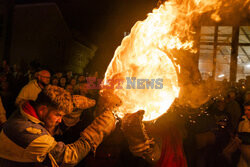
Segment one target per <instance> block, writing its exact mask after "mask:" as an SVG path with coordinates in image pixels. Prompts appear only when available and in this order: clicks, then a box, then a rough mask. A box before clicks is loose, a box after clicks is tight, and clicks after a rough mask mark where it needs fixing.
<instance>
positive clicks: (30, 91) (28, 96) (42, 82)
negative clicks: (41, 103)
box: [16, 70, 50, 105]
mask: <svg viewBox="0 0 250 167" xmlns="http://www.w3.org/2000/svg"><path fill="white" fill-rule="evenodd" d="M49 83H50V72H49V71H47V70H41V71H39V72H38V73H37V79H34V80H31V81H30V82H29V83H28V84H27V85H25V86H24V87H23V88H22V90H21V91H20V93H19V95H18V96H17V98H16V105H21V104H22V103H23V102H24V101H27V100H33V101H35V100H36V98H37V96H38V94H39V93H40V92H41V91H42V89H44V88H45V86H46V85H48V84H49Z"/></svg>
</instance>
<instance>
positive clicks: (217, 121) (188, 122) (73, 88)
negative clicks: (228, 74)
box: [0, 61, 250, 167]
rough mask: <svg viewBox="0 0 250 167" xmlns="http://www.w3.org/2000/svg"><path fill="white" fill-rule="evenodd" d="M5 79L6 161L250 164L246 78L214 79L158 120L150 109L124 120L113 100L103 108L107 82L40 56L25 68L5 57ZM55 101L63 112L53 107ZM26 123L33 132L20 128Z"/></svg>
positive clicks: (1, 73) (1, 109) (0, 146)
mask: <svg viewBox="0 0 250 167" xmlns="http://www.w3.org/2000/svg"><path fill="white" fill-rule="evenodd" d="M92 76H94V77H96V78H97V77H98V74H97V73H95V74H93V75H92ZM0 83H1V85H0V86H1V87H0V89H1V90H0V127H1V129H2V131H1V134H0V139H2V141H0V150H2V151H0V166H1V165H2V164H5V166H6V162H4V161H3V160H4V159H7V160H10V162H11V163H12V162H13V163H14V164H15V166H18V165H20V164H22V165H23V166H27V163H28V164H29V165H30V164H31V163H32V164H33V163H34V162H36V163H38V162H39V163H43V165H45V166H46V165H47V166H57V165H59V166H63V165H65V166H67V165H68V166H70V165H76V164H78V165H79V166H89V167H91V166H100V165H102V166H138V167H139V166H159V167H160V166H171V167H173V166H176V167H185V166H193V167H214V166H232V167H233V166H239V167H245V166H246V167H247V166H250V147H249V146H250V145H249V144H250V135H249V134H250V122H249V119H250V91H249V90H250V87H248V85H247V82H246V80H240V81H239V82H238V83H236V84H234V85H232V84H230V83H229V82H227V81H222V82H216V81H213V82H211V83H210V84H212V86H210V88H212V89H214V90H215V92H217V94H216V96H211V97H210V100H209V101H207V102H206V103H205V104H203V105H202V106H200V107H199V108H192V107H190V106H182V105H179V104H178V99H177V100H176V101H175V102H174V104H173V105H172V107H171V108H170V109H169V112H168V113H166V114H164V115H163V116H162V117H161V118H159V119H158V120H157V121H156V122H154V123H152V122H145V123H142V116H143V113H144V112H143V111H139V112H137V113H135V114H132V115H129V116H127V117H125V118H124V121H122V123H120V122H119V121H118V120H116V118H115V116H114V115H113V113H112V112H110V111H105V108H104V109H103V110H102V112H101V113H102V114H97V112H96V110H98V109H97V107H96V103H98V102H100V101H101V100H100V96H99V94H98V91H99V90H97V89H88V83H87V81H86V75H83V74H73V73H72V72H71V71H67V72H52V70H49V69H47V68H44V67H41V66H37V65H35V66H34V65H33V64H31V65H30V68H29V69H28V71H26V72H23V71H21V70H20V69H18V68H17V66H16V65H14V66H12V67H10V66H9V65H8V64H7V63H6V61H3V63H2V66H1V69H0ZM112 97H113V98H115V97H114V96H112ZM96 101H97V102H96ZM112 101H115V100H112ZM104 103H107V104H108V105H109V109H110V106H113V107H115V106H117V104H112V102H111V101H108V100H107V99H106V100H104ZM50 107H52V108H53V107H54V108H53V109H55V108H56V109H57V110H58V108H60V109H61V111H63V112H55V113H53V112H52V109H50ZM111 108H112V107H111ZM18 110H19V113H18V114H17V112H16V111H18ZM50 110H51V112H50ZM172 111H173V112H172ZM22 114H23V115H22ZM96 115H99V117H96ZM17 120H18V121H17ZM27 120H29V122H27ZM41 122H42V123H41ZM115 122H118V123H116V128H115ZM131 124H132V125H133V126H131ZM31 125H32V126H31ZM20 127H21V128H20ZM18 129H22V130H24V131H27V133H24V134H22V135H23V136H18V133H21V131H18ZM121 129H122V130H121ZM128 129H129V130H128ZM11 130H12V131H11ZM111 131H113V133H112V134H111V136H109V137H108V138H106V140H105V141H104V142H103V143H102V144H101V142H102V141H103V138H104V137H106V136H107V135H109V134H110V133H111ZM30 134H32V135H30ZM18 137H19V138H22V137H23V138H25V139H27V141H25V142H24V141H20V139H18ZM41 140H42V142H41ZM45 141H46V142H45ZM13 143H14V144H13ZM99 144H101V145H100V146H99ZM37 145H38V146H37ZM36 146H37V147H36ZM98 146H99V148H98V149H97V147H98ZM9 147H11V148H13V150H14V152H11V151H9V150H8V148H9ZM38 147H39V151H38V150H36V149H37V148H38ZM32 149H33V150H32ZM34 149H35V150H34ZM18 150H20V152H19V153H18ZM27 150H32V151H31V152H35V154H32V153H30V152H28V151H27ZM41 150H42V151H41ZM24 152H25V155H24ZM27 152H28V153H27ZM89 152H93V153H94V155H95V156H93V155H88V153H89ZM87 155H88V156H87ZM83 158H84V159H83ZM10 162H9V161H8V164H9V165H10V166H11V165H12V166H13V164H10ZM17 162H20V163H18V165H17V164H16V163H17ZM33 165H34V164H33ZM2 166H3V165H2Z"/></svg>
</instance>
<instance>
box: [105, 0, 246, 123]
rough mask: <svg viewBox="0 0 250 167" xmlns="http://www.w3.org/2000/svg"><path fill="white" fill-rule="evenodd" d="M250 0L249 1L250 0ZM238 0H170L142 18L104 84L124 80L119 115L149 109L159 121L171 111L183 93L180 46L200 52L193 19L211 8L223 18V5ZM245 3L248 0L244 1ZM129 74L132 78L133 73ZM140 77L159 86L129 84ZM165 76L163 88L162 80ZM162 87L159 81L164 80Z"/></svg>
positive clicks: (116, 56)
mask: <svg viewBox="0 0 250 167" xmlns="http://www.w3.org/2000/svg"><path fill="white" fill-rule="evenodd" d="M247 1H248V2H249V0H247ZM233 2H235V1H232V0H170V1H166V2H165V3H163V4H162V5H160V6H159V8H157V9H154V10H153V12H152V13H149V14H148V17H147V18H146V19H145V20H144V21H138V22H137V23H136V24H135V25H134V26H133V28H132V29H131V33H130V34H129V35H128V36H126V37H125V38H124V39H123V40H122V43H121V45H120V46H119V47H118V48H117V49H116V51H115V54H114V57H113V59H112V61H111V63H110V64H109V66H108V69H107V71H106V73H105V79H104V85H105V84H106V85H108V84H109V82H108V81H109V80H115V79H121V80H123V81H124V82H123V83H122V88H121V89H120V88H119V89H118V88H116V86H117V85H118V84H114V88H115V89H114V93H115V94H116V95H117V96H119V97H120V98H121V100H122V101H123V104H122V106H120V107H119V108H118V109H117V114H118V115H119V116H120V117H123V115H124V114H125V113H134V112H136V111H138V110H145V114H144V118H143V120H144V121H149V120H154V119H156V118H158V117H159V116H161V115H162V114H163V113H165V112H166V111H167V110H168V108H169V107H170V106H171V104H172V103H173V101H174V99H175V98H176V97H178V95H179V91H180V87H179V85H178V73H180V66H179V64H178V63H176V62H175V60H176V58H177V59H178V55H174V56H173V54H174V50H187V51H190V52H192V53H194V52H196V48H194V39H193V38H194V34H195V32H194V31H193V27H192V23H193V21H194V19H195V18H197V17H199V16H201V15H202V14H203V13H206V12H211V19H213V20H215V21H220V19H221V17H220V13H221V8H222V7H223V6H227V7H228V6H230V5H232V3H233ZM241 2H243V1H241ZM127 77H129V78H127ZM130 77H136V79H137V80H135V82H136V86H138V82H139V86H140V81H139V80H138V79H148V80H147V82H150V81H151V82H152V81H154V87H153V88H151V87H149V88H147V82H144V83H143V86H142V87H144V88H142V89H139V88H138V87H137V88H135V89H134V88H130V89H128V88H129V87H128V80H129V79H131V78H130ZM157 79H158V81H159V79H160V81H161V79H162V82H160V81H159V82H160V83H162V85H163V86H162V87H160V88H159V87H158V89H157V84H156V82H155V81H156V80H157ZM158 86H159V83H158Z"/></svg>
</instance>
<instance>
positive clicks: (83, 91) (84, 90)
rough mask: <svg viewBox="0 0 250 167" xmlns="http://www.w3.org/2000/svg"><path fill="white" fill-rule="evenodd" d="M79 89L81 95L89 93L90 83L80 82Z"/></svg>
mask: <svg viewBox="0 0 250 167" xmlns="http://www.w3.org/2000/svg"><path fill="white" fill-rule="evenodd" d="M79 90H80V94H81V95H86V94H87V93H88V84H86V83H83V84H80V85H79Z"/></svg>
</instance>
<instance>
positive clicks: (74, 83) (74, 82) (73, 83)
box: [69, 78, 76, 87]
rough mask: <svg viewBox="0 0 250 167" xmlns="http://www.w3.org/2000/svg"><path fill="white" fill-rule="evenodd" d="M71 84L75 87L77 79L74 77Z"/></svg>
mask: <svg viewBox="0 0 250 167" xmlns="http://www.w3.org/2000/svg"><path fill="white" fill-rule="evenodd" d="M69 84H70V85H72V86H73V87H75V85H76V79H75V78H72V79H71V81H70V83H69Z"/></svg>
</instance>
